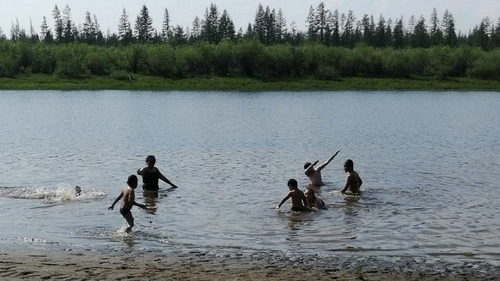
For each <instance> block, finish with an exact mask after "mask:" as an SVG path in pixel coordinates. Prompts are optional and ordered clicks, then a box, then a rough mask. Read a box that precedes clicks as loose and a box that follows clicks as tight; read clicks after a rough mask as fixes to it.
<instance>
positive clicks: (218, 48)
mask: <svg viewBox="0 0 500 281" xmlns="http://www.w3.org/2000/svg"><path fill="white" fill-rule="evenodd" d="M0 50H2V51H1V52H0V77H15V76H16V75H19V74H27V75H30V74H37V73H41V74H47V75H52V74H56V75H59V76H62V77H69V78H85V77H89V76H108V77H110V78H113V79H119V80H122V79H127V80H128V79H129V78H130V76H129V74H131V73H139V74H144V75H153V76H160V77H165V78H172V79H177V78H189V77H199V76H213V75H217V76H224V77H227V76H248V77H314V78H317V79H324V80H332V81H335V80H340V79H342V78H343V77H388V78H411V77H416V76H434V77H437V78H439V79H446V78H449V77H474V78H481V79H499V78H500V68H499V67H498V66H499V65H500V49H496V50H491V51H484V50H482V49H481V48H479V47H470V46H461V47H456V48H453V47H450V46H443V45H441V46H433V47H430V48H406V49H393V48H375V47H371V46H366V45H359V46H356V47H354V48H344V47H332V46H326V45H323V44H303V45H299V46H294V45H289V44H275V45H265V44H263V43H261V42H260V41H259V40H258V39H256V38H248V39H242V40H240V41H238V42H233V41H231V40H229V39H223V40H222V41H221V42H219V44H211V43H209V42H200V43H198V44H196V45H187V44H186V45H181V46H172V45H170V44H131V45H128V46H99V45H89V44H83V43H70V44H54V45H52V44H45V43H42V42H38V43H30V42H14V41H2V42H0Z"/></svg>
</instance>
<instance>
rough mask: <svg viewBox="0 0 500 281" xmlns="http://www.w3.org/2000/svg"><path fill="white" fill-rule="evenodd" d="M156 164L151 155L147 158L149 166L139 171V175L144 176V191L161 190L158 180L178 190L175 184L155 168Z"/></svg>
mask: <svg viewBox="0 0 500 281" xmlns="http://www.w3.org/2000/svg"><path fill="white" fill-rule="evenodd" d="M155 163H156V158H155V157H154V156H153V155H149V156H148V157H146V164H147V165H148V166H147V167H144V168H140V169H139V170H137V174H138V175H140V176H142V182H143V185H142V189H143V190H144V191H154V192H158V189H159V188H160V187H159V185H158V180H160V179H161V180H162V181H164V182H166V183H168V184H170V185H171V186H172V188H177V186H176V185H175V184H173V183H172V182H170V181H169V180H168V179H167V178H166V177H165V176H164V175H163V174H162V173H161V172H160V170H158V168H156V167H155Z"/></svg>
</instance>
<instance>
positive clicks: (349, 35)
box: [342, 10, 356, 48]
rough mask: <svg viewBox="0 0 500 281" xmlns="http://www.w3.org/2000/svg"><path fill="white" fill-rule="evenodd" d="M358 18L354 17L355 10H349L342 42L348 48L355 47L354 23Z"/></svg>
mask: <svg viewBox="0 0 500 281" xmlns="http://www.w3.org/2000/svg"><path fill="white" fill-rule="evenodd" d="M355 22H356V18H355V17H354V12H353V11H351V10H349V13H348V14H347V18H346V20H345V24H344V32H343V33H342V43H343V45H344V46H346V47H348V48H352V47H354V43H355V42H354V24H355Z"/></svg>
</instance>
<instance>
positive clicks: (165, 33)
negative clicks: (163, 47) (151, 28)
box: [161, 8, 171, 42]
mask: <svg viewBox="0 0 500 281" xmlns="http://www.w3.org/2000/svg"><path fill="white" fill-rule="evenodd" d="M170 34H171V30H170V15H169V13H168V9H167V8H165V13H164V14H163V24H162V27H161V37H162V38H163V41H165V42H166V41H168V39H169V37H170Z"/></svg>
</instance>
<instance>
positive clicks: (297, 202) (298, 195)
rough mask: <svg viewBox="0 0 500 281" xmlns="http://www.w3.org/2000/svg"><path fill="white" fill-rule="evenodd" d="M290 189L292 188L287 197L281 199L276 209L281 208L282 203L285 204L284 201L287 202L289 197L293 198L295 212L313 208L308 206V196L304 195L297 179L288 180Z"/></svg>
mask: <svg viewBox="0 0 500 281" xmlns="http://www.w3.org/2000/svg"><path fill="white" fill-rule="evenodd" d="M288 189H289V190H290V192H288V195H287V196H286V197H285V198H283V200H281V202H280V203H279V205H278V207H276V209H279V208H280V207H281V205H283V203H285V202H286V201H287V200H288V199H289V198H292V211H295V212H304V211H311V209H309V208H307V207H306V206H307V202H306V197H305V196H304V192H302V191H301V190H300V189H299V188H298V186H297V181H296V180H295V179H290V180H288ZM302 203H304V204H302Z"/></svg>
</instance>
